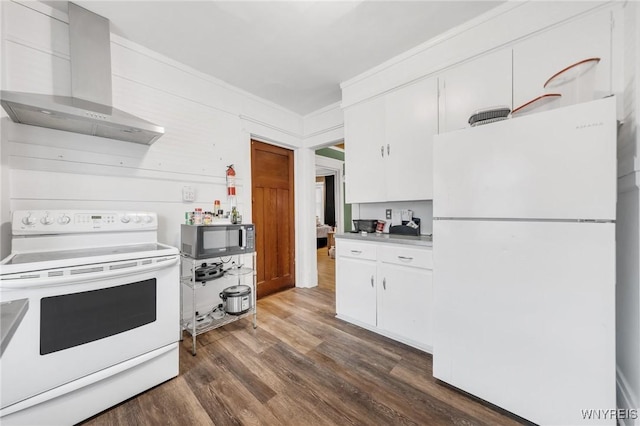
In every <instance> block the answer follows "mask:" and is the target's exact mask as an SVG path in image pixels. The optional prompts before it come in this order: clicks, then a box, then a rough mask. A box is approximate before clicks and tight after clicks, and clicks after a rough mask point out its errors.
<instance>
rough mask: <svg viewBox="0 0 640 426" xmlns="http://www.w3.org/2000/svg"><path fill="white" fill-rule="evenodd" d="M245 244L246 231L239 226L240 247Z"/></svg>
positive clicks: (243, 246)
mask: <svg viewBox="0 0 640 426" xmlns="http://www.w3.org/2000/svg"><path fill="white" fill-rule="evenodd" d="M246 246H247V233H246V232H245V231H244V228H240V247H241V248H245V247H246Z"/></svg>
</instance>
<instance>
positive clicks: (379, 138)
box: [344, 97, 386, 203]
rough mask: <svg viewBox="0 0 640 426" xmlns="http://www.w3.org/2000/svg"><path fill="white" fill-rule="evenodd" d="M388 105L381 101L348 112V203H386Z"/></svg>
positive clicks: (346, 134) (346, 164)
mask: <svg viewBox="0 0 640 426" xmlns="http://www.w3.org/2000/svg"><path fill="white" fill-rule="evenodd" d="M384 116H385V105H384V98H383V97H379V98H376V99H373V100H370V101H366V102H363V103H360V104H357V105H353V106H351V107H349V108H347V109H346V110H345V113H344V127H345V130H344V131H345V185H346V198H347V200H346V201H347V203H359V202H372V201H384V200H385V196H386V193H385V190H384V189H383V185H384V182H385V180H384V179H385V176H384V168H383V161H384V157H383V155H384V152H383V151H382V150H383V148H384V146H385V120H384Z"/></svg>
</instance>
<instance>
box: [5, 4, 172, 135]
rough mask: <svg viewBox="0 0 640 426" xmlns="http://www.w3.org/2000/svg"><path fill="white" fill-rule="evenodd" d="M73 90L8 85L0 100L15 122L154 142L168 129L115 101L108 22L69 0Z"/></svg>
mask: <svg viewBox="0 0 640 426" xmlns="http://www.w3.org/2000/svg"><path fill="white" fill-rule="evenodd" d="M69 47H70V49H69V51H70V56H71V94H72V95H73V96H72V97H69V96H55V95H41V94H35V93H25V92H11V91H5V90H3V91H2V92H1V93H0V103H1V104H2V107H3V108H4V109H5V110H6V111H7V114H9V117H11V119H12V120H13V121H15V122H16V123H22V124H29V125H32V126H40V127H48V128H51V129H57V130H64V131H67V132H74V133H82V134H85V135H93V136H100V137H104V138H110V139H118V140H122V141H127V142H135V143H141V144H148V145H151V144H152V143H154V142H155V141H156V140H157V139H158V138H159V137H160V136H162V135H163V134H164V128H162V127H160V126H157V125H155V124H153V123H150V122H149V121H146V120H143V119H141V118H138V117H136V116H133V115H131V114H128V113H126V112H124V111H121V110H119V109H116V108H113V107H112V106H111V41H110V29H109V21H108V20H107V19H105V18H103V17H101V16H99V15H96V14H94V13H92V12H90V11H88V10H86V9H84V8H82V7H80V6H78V5H75V4H73V3H69Z"/></svg>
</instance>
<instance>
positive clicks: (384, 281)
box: [382, 278, 387, 290]
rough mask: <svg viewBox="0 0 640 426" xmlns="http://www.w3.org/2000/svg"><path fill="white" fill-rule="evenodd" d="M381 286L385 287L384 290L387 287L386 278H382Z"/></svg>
mask: <svg viewBox="0 0 640 426" xmlns="http://www.w3.org/2000/svg"><path fill="white" fill-rule="evenodd" d="M382 288H383V289H385V290H386V289H387V279H386V278H383V279H382Z"/></svg>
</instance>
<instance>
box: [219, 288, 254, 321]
mask: <svg viewBox="0 0 640 426" xmlns="http://www.w3.org/2000/svg"><path fill="white" fill-rule="evenodd" d="M220 298H221V299H222V300H223V302H224V311H225V312H226V313H228V314H231V315H241V314H244V313H245V312H248V311H249V309H251V287H249V286H248V285H234V286H231V287H227V288H225V289H224V290H222V293H220Z"/></svg>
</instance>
